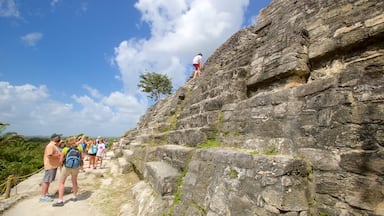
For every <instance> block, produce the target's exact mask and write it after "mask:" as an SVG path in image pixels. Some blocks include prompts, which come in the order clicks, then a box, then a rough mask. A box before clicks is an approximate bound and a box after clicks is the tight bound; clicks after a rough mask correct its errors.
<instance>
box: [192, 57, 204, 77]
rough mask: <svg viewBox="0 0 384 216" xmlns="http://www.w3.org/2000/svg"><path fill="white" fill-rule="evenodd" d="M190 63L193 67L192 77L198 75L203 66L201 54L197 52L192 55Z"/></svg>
mask: <svg viewBox="0 0 384 216" xmlns="http://www.w3.org/2000/svg"><path fill="white" fill-rule="evenodd" d="M192 64H193V67H194V71H193V78H197V77H200V74H201V72H200V70H201V69H202V68H203V54H202V53H198V54H197V55H195V57H193V60H192Z"/></svg>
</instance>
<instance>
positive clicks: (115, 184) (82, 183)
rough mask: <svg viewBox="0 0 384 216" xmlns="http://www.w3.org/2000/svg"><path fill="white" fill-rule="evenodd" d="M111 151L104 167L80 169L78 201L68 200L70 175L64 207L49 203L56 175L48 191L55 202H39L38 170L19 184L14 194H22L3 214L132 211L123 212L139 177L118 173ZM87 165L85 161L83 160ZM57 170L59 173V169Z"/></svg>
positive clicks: (89, 215) (96, 215) (102, 215)
mask: <svg viewBox="0 0 384 216" xmlns="http://www.w3.org/2000/svg"><path fill="white" fill-rule="evenodd" d="M110 158H111V157H110V153H108V154H107V157H106V158H105V159H104V161H103V166H104V167H103V168H102V169H100V168H97V169H88V168H86V169H85V172H81V173H79V176H78V184H79V193H78V201H76V202H74V201H71V200H70V198H71V197H72V193H71V188H72V183H71V180H70V177H68V178H67V181H66V183H65V196H64V203H65V205H64V206H63V207H52V204H53V203H54V202H56V201H57V197H58V194H57V189H58V180H57V179H56V180H55V181H54V182H53V183H52V184H51V186H50V188H49V193H50V194H53V197H54V202H50V203H44V202H39V201H38V200H39V197H40V191H41V187H40V186H39V183H40V181H41V179H42V178H43V174H42V173H39V174H36V175H34V176H32V177H31V178H29V179H27V180H26V181H24V182H22V183H21V184H19V186H18V188H17V194H19V196H20V194H21V196H22V197H25V198H23V199H21V200H19V201H17V203H16V204H14V205H13V206H12V207H11V208H9V209H7V210H5V211H4V212H3V215H4V216H20V215H29V216H35V215H36V216H52V215H55V216H68V215H82V216H109V215H110V216H112V215H126V216H129V215H131V213H130V210H129V209H126V208H125V210H124V211H123V212H122V211H121V209H122V207H123V209H124V206H129V205H128V204H130V203H131V202H132V200H131V197H132V196H131V189H132V187H133V185H134V184H135V183H137V182H138V181H139V179H138V177H137V176H136V175H135V174H134V173H128V174H124V175H123V174H121V171H120V169H119V166H118V164H117V161H116V160H111V159H110ZM85 167H88V161H85ZM58 174H59V173H58Z"/></svg>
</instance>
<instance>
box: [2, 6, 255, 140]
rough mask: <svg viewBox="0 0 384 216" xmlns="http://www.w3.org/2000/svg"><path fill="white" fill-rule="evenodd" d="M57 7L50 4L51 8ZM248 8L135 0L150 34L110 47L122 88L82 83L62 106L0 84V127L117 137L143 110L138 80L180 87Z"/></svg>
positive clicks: (30, 38)
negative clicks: (145, 76) (146, 77)
mask: <svg viewBox="0 0 384 216" xmlns="http://www.w3.org/2000/svg"><path fill="white" fill-rule="evenodd" d="M3 1H4V0H0V2H3ZM58 2H59V0H52V1H51V3H52V6H55V5H56V4H57V3H58ZM248 4H249V0H238V1H233V0H204V1H198V0H157V1H151V0H139V1H138V2H137V3H136V4H135V7H136V8H137V9H138V10H139V11H140V12H141V13H142V21H143V23H144V24H148V25H149V27H150V32H151V35H149V37H146V38H127V39H126V40H124V41H122V42H121V43H120V44H119V45H118V46H117V47H115V55H114V58H113V62H112V63H111V64H112V65H113V66H117V68H118V69H119V70H120V74H119V75H117V76H115V78H116V79H117V80H121V81H122V82H123V84H124V88H123V89H122V90H121V91H116V92H112V93H109V95H103V94H101V93H100V92H99V91H98V90H96V89H94V88H92V87H90V86H89V85H87V84H84V85H83V88H84V89H85V90H86V91H87V93H86V94H85V95H73V96H72V97H71V99H72V101H71V102H70V103H63V102H60V101H58V100H55V99H53V98H52V96H50V92H49V91H50V90H49V89H47V87H46V86H33V85H29V84H25V85H20V86H15V85H12V84H10V83H7V82H1V81H0V120H1V123H10V124H11V125H10V126H9V128H8V130H9V131H16V132H18V133H20V134H23V135H50V134H51V133H53V132H60V133H63V134H64V135H73V134H78V133H81V132H84V133H86V134H87V135H91V136H98V135H101V136H120V135H122V134H123V133H124V132H125V131H127V130H128V129H130V128H133V127H135V126H136V124H137V121H138V120H139V118H140V116H141V115H142V114H144V112H145V111H146V108H147V107H148V100H147V95H145V94H143V93H142V92H140V89H139V88H138V87H137V83H139V79H140V78H139V75H140V74H141V73H143V72H146V71H151V72H162V73H165V74H167V75H168V76H169V77H170V78H171V79H172V83H173V86H174V87H175V88H178V87H180V86H182V85H184V83H185V81H186V80H187V78H188V77H189V76H190V75H191V73H192V65H191V61H192V58H193V56H194V55H195V54H196V53H199V52H202V53H203V54H204V58H207V57H208V56H209V55H211V54H212V53H213V52H214V50H215V49H217V48H218V47H219V45H220V44H222V43H223V42H224V41H225V40H227V39H228V38H229V37H230V36H231V35H232V34H233V33H235V32H236V31H238V30H239V29H240V28H241V26H242V23H244V21H243V18H244V10H245V7H246V6H247V5H248ZM42 37H43V34H41V33H31V34H28V35H25V36H23V37H22V40H23V41H24V42H25V43H26V44H27V45H29V46H35V45H36V43H37V42H38V41H39V40H41V39H42ZM203 60H206V59H203ZM203 73H204V71H203ZM13 128H15V130H13ZM16 128H17V129H16ZM85 130H86V131H85Z"/></svg>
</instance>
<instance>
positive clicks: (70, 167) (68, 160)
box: [52, 135, 85, 207]
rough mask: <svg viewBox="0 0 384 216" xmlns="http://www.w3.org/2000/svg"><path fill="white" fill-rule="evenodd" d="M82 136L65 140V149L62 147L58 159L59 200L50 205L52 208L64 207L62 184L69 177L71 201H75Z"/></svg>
mask: <svg viewBox="0 0 384 216" xmlns="http://www.w3.org/2000/svg"><path fill="white" fill-rule="evenodd" d="M84 137H85V136H84V135H83V136H82V137H81V138H80V139H79V140H77V139H76V137H71V138H69V139H68V140H67V147H64V148H63V150H62V152H61V153H62V154H61V157H60V163H61V164H62V165H63V169H62V170H61V175H60V180H59V199H58V200H57V202H56V203H54V204H52V206H54V207H60V206H64V200H63V197H64V184H65V180H66V179H67V177H68V176H71V180H72V191H73V197H72V198H71V200H72V201H77V192H78V188H79V187H78V184H77V175H78V174H79V169H80V167H81V166H82V164H81V163H82V161H83V148H82V147H81V145H80V144H81V143H83V142H84Z"/></svg>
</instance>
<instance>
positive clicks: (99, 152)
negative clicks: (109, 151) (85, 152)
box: [96, 143, 105, 157]
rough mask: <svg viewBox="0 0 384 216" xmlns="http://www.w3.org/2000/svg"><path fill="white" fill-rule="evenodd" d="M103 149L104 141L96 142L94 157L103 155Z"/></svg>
mask: <svg viewBox="0 0 384 216" xmlns="http://www.w3.org/2000/svg"><path fill="white" fill-rule="evenodd" d="M104 149H105V144H104V143H99V144H97V153H96V157H103V156H104Z"/></svg>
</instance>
